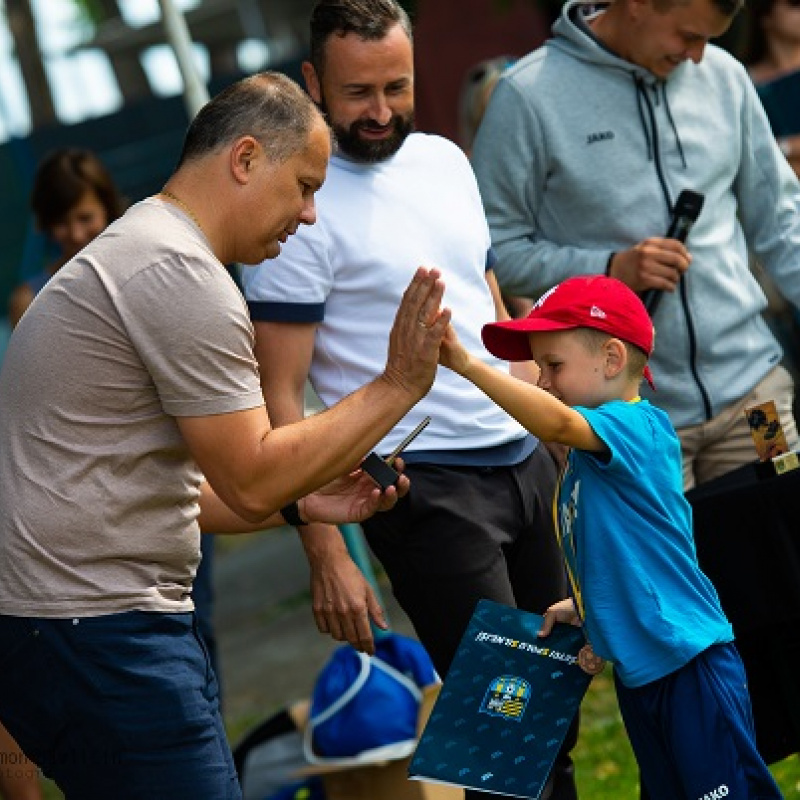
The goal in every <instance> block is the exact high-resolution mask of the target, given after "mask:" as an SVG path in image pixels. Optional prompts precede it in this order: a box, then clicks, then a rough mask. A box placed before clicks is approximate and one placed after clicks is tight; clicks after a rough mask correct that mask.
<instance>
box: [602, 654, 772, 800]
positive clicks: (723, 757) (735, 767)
mask: <svg viewBox="0 0 800 800" xmlns="http://www.w3.org/2000/svg"><path fill="white" fill-rule="evenodd" d="M614 680H615V685H616V689H617V698H618V700H619V707H620V711H621V713H622V719H623V721H624V722H625V727H626V729H627V731H628V737H629V738H630V740H631V745H632V747H633V752H634V754H635V756H636V760H637V762H638V763H639V769H640V771H641V778H642V783H643V784H644V785H645V787H646V788H647V792H648V794H649V796H650V798H651V800H703V798H715V800H723V798H724V799H725V800H767V798H768V799H769V800H781V798H782V797H783V795H782V794H781V792H780V789H779V788H778V786H777V784H776V783H775V781H774V779H773V778H772V775H771V773H770V771H769V769H768V768H767V765H766V764H765V763H764V760H763V759H762V758H761V756H760V755H759V753H758V750H757V749H756V743H755V729H754V727H753V712H752V710H751V706H750V696H749V695H748V692H747V677H746V676H745V672H744V666H743V665H742V661H741V659H740V657H739V653H738V652H737V650H736V648H735V647H734V646H733V644H724V645H714V646H713V647H710V648H709V649H708V650H706V651H705V652H703V653H701V654H700V655H699V656H697V657H696V658H694V659H692V661H690V662H689V663H688V664H687V665H686V666H684V667H682V668H681V669H679V670H678V671H677V672H673V673H671V674H670V675H667V676H666V677H665V678H661V679H660V680H657V681H653V682H652V683H648V684H646V685H645V686H640V687H638V688H635V689H631V688H628V687H626V686H624V685H623V684H622V683H621V681H620V680H619V678H617V677H616V675H615V677H614Z"/></svg>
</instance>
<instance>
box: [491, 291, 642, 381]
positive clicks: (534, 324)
mask: <svg viewBox="0 0 800 800" xmlns="http://www.w3.org/2000/svg"><path fill="white" fill-rule="evenodd" d="M574 328H594V329H595V330H598V331H603V332H605V333H608V334H610V335H611V336H614V337H616V338H618V339H622V340H623V341H626V342H629V343H630V344H632V345H634V346H636V347H638V348H639V349H640V350H643V351H644V352H645V353H646V354H647V355H648V356H649V355H650V354H651V353H652V352H653V338H654V330H653V322H652V320H651V319H650V315H649V314H648V313H647V310H646V309H645V307H644V304H643V303H642V301H641V300H640V299H639V297H638V296H637V294H636V293H635V292H634V291H632V290H631V289H630V288H628V287H627V286H626V285H625V284H624V283H622V281H619V280H617V279H616V278H609V277H606V276H605V275H582V276H579V277H576V278H568V279H567V280H565V281H563V282H562V283H559V284H558V285H557V286H555V287H554V288H552V289H550V291H548V292H545V294H543V295H542V296H541V297H540V298H539V299H538V300H537V301H536V304H535V305H534V307H533V308H532V309H531V312H530V314H528V316H527V317H525V318H523V319H510V320H505V321H504V322H491V323H489V324H488V325H484V326H483V331H482V334H481V335H482V338H483V343H484V345H485V346H486V349H487V350H488V351H489V352H490V353H492V354H493V355H496V356H497V357H498V358H502V359H504V360H506V361H529V360H530V359H531V358H532V357H533V356H532V354H531V348H530V343H529V342H528V334H529V333H530V332H532V331H566V330H571V329H574ZM644 376H645V378H646V379H647V382H648V383H649V384H650V385H651V386H652V385H653V379H652V375H651V373H650V368H649V367H646V368H645V374H644Z"/></svg>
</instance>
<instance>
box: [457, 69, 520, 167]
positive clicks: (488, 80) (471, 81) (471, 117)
mask: <svg viewBox="0 0 800 800" xmlns="http://www.w3.org/2000/svg"><path fill="white" fill-rule="evenodd" d="M514 61H515V59H514V58H513V57H512V56H498V57H497V58H489V59H487V60H485V61H480V62H478V63H477V64H475V66H473V67H471V68H470V69H469V71H468V72H467V74H466V75H465V76H464V81H463V83H462V84H461V94H460V96H459V100H458V135H459V141H460V143H461V147H462V148H463V149H464V150H466V151H467V152H469V151H470V150H471V149H472V143H473V142H474V141H475V134H476V133H477V132H478V127H479V126H480V124H481V120H482V119H483V115H484V113H485V112H486V106H488V105H489V98H490V97H491V96H492V92H493V91H494V87H495V86H496V85H497V81H498V80H500V76H501V75H502V74H503V72H504V71H505V70H506V69H507V68H508V67H509V66H511V64H513V63H514Z"/></svg>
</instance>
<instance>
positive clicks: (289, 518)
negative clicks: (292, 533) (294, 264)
mask: <svg viewBox="0 0 800 800" xmlns="http://www.w3.org/2000/svg"><path fill="white" fill-rule="evenodd" d="M281 516H282V517H283V518H284V519H285V520H286V523H287V524H288V525H294V526H295V527H297V526H298V525H308V523H307V522H306V521H305V520H304V519H303V518H302V517H301V516H300V509H299V508H298V507H297V500H292V502H291V503H289V505H286V506H284V507H283V508H282V509H281Z"/></svg>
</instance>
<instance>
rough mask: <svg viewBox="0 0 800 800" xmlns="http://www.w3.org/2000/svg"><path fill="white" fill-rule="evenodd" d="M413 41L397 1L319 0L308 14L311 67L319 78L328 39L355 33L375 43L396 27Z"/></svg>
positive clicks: (409, 26)
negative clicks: (309, 17)
mask: <svg viewBox="0 0 800 800" xmlns="http://www.w3.org/2000/svg"><path fill="white" fill-rule="evenodd" d="M395 25H400V27H401V28H402V29H403V30H404V31H405V32H406V34H407V35H408V38H409V39H412V38H413V37H412V27H411V20H410V19H409V16H408V14H407V13H406V11H405V9H404V8H403V7H402V6H401V5H400V4H399V3H398V2H397V0H319V2H318V3H317V4H316V6H314V10H313V11H312V12H311V64H312V65H313V67H314V70H315V71H316V73H317V75H322V73H323V71H324V66H325V64H324V62H325V44H326V43H327V41H328V39H330V37H331V36H334V35H335V36H347V35H348V34H349V33H354V34H355V35H356V36H358V37H359V38H360V39H363V40H364V41H367V42H374V41H378V40H380V39H383V38H384V36H386V34H387V33H388V32H389V31H390V30H391V29H392V28H393V27H394V26H395Z"/></svg>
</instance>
